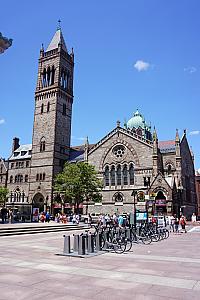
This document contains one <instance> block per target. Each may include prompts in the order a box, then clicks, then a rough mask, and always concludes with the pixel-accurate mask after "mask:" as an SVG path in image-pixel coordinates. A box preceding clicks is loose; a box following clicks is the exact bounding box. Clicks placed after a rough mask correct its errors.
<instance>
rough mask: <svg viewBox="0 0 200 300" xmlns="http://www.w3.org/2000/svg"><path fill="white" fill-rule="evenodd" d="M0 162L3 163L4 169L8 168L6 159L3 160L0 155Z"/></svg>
mask: <svg viewBox="0 0 200 300" xmlns="http://www.w3.org/2000/svg"><path fill="white" fill-rule="evenodd" d="M0 163H2V164H3V166H4V168H5V170H6V171H7V169H8V161H7V160H5V159H3V158H2V157H0Z"/></svg>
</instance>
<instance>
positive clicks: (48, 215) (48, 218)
mask: <svg viewBox="0 0 200 300" xmlns="http://www.w3.org/2000/svg"><path fill="white" fill-rule="evenodd" d="M49 221H50V213H49V212H48V211H47V212H46V222H47V223H49Z"/></svg>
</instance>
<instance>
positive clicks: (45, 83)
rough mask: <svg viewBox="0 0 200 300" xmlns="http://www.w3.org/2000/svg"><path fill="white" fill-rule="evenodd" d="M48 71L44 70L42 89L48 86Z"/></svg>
mask: <svg viewBox="0 0 200 300" xmlns="http://www.w3.org/2000/svg"><path fill="white" fill-rule="evenodd" d="M46 75H47V74H46V69H45V68H44V70H43V74H42V87H46V85H47V79H46Z"/></svg>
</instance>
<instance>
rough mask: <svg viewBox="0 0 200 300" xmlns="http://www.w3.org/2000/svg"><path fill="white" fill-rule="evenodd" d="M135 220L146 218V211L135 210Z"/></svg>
mask: <svg viewBox="0 0 200 300" xmlns="http://www.w3.org/2000/svg"><path fill="white" fill-rule="evenodd" d="M136 220H137V221H146V220H147V213H146V212H137V213H136Z"/></svg>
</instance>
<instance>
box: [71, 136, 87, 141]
mask: <svg viewBox="0 0 200 300" xmlns="http://www.w3.org/2000/svg"><path fill="white" fill-rule="evenodd" d="M72 139H73V140H79V141H85V140H86V138H85V137H76V136H72Z"/></svg>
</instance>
